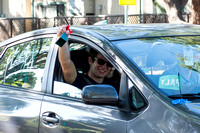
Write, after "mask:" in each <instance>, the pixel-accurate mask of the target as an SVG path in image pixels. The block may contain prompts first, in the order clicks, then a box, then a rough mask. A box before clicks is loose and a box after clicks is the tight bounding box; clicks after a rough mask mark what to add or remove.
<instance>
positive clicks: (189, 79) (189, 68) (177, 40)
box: [114, 36, 200, 96]
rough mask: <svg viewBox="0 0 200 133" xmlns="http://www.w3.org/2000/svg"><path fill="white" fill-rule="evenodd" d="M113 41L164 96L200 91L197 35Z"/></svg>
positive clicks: (198, 40) (199, 57)
mask: <svg viewBox="0 0 200 133" xmlns="http://www.w3.org/2000/svg"><path fill="white" fill-rule="evenodd" d="M114 43H115V44H116V46H117V47H118V49H119V50H120V51H121V52H122V53H123V54H124V55H126V56H127V57H128V58H129V60H131V62H132V63H133V64H135V65H136V66H137V67H138V68H139V69H140V70H141V71H142V72H143V73H144V74H145V75H146V76H147V77H148V79H150V81H151V82H152V83H153V84H154V85H155V86H156V88H158V90H159V91H161V92H162V93H164V94H165V95H167V96H171V95H177V94H199V93H200V74H199V72H200V36H184V37H159V38H142V39H132V40H124V41H116V42H114Z"/></svg>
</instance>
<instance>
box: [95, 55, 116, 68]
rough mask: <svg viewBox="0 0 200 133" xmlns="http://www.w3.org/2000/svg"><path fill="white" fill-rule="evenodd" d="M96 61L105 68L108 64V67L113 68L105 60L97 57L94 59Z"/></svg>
mask: <svg viewBox="0 0 200 133" xmlns="http://www.w3.org/2000/svg"><path fill="white" fill-rule="evenodd" d="M94 59H95V60H97V63H98V64H99V65H102V66H103V65H104V64H105V63H106V65H107V67H112V66H113V65H112V64H111V63H110V62H107V61H105V60H103V59H100V58H97V57H94Z"/></svg>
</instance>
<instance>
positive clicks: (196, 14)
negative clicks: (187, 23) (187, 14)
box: [191, 0, 200, 24]
mask: <svg viewBox="0 0 200 133" xmlns="http://www.w3.org/2000/svg"><path fill="white" fill-rule="evenodd" d="M191 15H192V16H191V18H192V23H193V24H200V0H192V14H191Z"/></svg>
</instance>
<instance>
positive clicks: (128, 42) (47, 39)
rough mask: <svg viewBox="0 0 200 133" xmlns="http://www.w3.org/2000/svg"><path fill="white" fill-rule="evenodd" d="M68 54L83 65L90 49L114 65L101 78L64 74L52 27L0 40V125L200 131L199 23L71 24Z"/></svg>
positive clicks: (20, 131) (92, 132) (72, 132)
mask: <svg viewBox="0 0 200 133" xmlns="http://www.w3.org/2000/svg"><path fill="white" fill-rule="evenodd" d="M70 29H71V30H72V31H73V33H72V34H71V35H70V36H69V44H70V52H71V58H72V60H73V62H74V64H75V66H76V69H77V72H79V73H86V72H87V71H88V67H89V65H88V60H87V58H88V51H89V49H91V48H93V49H95V50H97V51H98V52H100V53H101V54H102V55H104V56H105V58H106V59H107V60H108V61H110V63H111V64H112V65H113V66H114V67H115V71H114V74H113V75H112V76H111V77H108V78H109V80H112V81H115V82H118V83H119V92H117V91H116V90H115V88H114V87H112V86H110V85H106V84H103V85H102V84H100V85H88V86H85V87H84V88H83V89H82V88H76V87H75V86H72V85H70V84H67V83H65V82H64V80H63V74H62V70H61V66H60V63H59V61H58V47H59V46H57V45H56V44H55V42H56V40H57V35H56V32H57V28H56V27H55V28H47V29H41V30H36V31H32V32H28V33H24V34H21V35H19V36H16V37H14V38H11V39H9V40H6V41H4V42H1V43H0V132H1V133H101V132H102V133H103V132H104V133H198V132H200V26H198V25H190V24H185V25H179V24H137V25H93V26H72V27H71V28H70Z"/></svg>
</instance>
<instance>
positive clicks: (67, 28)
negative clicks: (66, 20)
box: [66, 25, 72, 34]
mask: <svg viewBox="0 0 200 133" xmlns="http://www.w3.org/2000/svg"><path fill="white" fill-rule="evenodd" d="M69 27H70V26H69V25H67V27H66V30H68V31H69V34H71V33H72V31H71V30H70V29H69Z"/></svg>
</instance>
